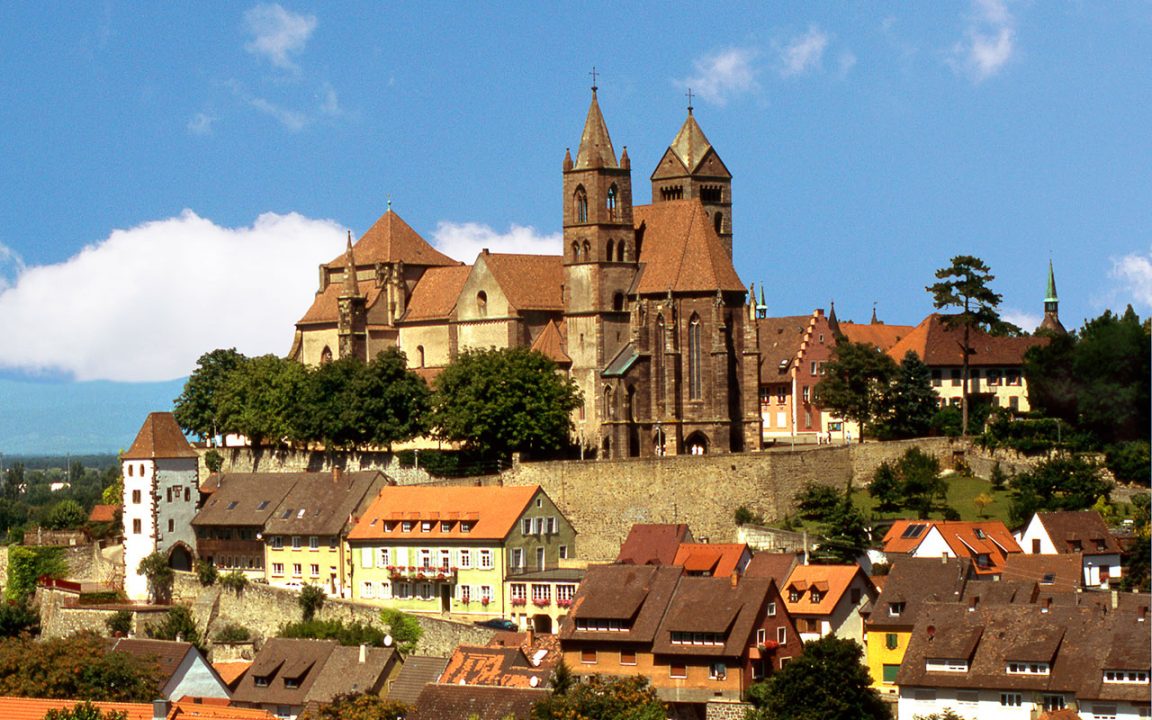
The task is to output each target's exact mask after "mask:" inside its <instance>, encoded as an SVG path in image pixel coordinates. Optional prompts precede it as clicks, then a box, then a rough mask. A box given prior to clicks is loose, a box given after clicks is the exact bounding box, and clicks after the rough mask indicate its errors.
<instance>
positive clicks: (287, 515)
mask: <svg viewBox="0 0 1152 720" xmlns="http://www.w3.org/2000/svg"><path fill="white" fill-rule="evenodd" d="M293 512H295V511H294V510H293V509H292V508H288V509H287V510H285V511H284V512H283V513H282V514H281V515H280V519H281V520H287V519H288V518H290V517H292V513H293Z"/></svg>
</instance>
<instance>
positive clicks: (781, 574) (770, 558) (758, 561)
mask: <svg viewBox="0 0 1152 720" xmlns="http://www.w3.org/2000/svg"><path fill="white" fill-rule="evenodd" d="M799 563H800V558H798V557H797V556H796V553H776V552H758V553H756V554H755V555H753V556H752V561H751V562H749V563H748V567H746V568H744V577H766V578H772V579H773V580H775V581H776V587H784V582H785V581H786V580H787V579H788V576H789V575H791V574H792V570H793V568H795V567H796V566H797V565H798V564H799Z"/></svg>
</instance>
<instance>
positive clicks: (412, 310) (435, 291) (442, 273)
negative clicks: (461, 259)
mask: <svg viewBox="0 0 1152 720" xmlns="http://www.w3.org/2000/svg"><path fill="white" fill-rule="evenodd" d="M470 274H472V266H471V265H453V266H451V267H434V268H428V270H426V271H425V272H424V275H423V276H421V278H420V282H418V283H416V287H415V288H414V289H413V290H412V296H411V297H410V298H408V310H407V312H406V313H405V314H404V322H419V321H421V320H445V319H447V318H448V316H449V315H451V314H452V309H453V308H455V307H456V300H457V298H459V297H460V291H461V290H463V289H464V283H466V282H467V281H468V276H469V275H470Z"/></svg>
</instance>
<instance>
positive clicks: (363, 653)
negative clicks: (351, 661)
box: [360, 643, 368, 665]
mask: <svg viewBox="0 0 1152 720" xmlns="http://www.w3.org/2000/svg"><path fill="white" fill-rule="evenodd" d="M366 662H368V646H367V645H365V644H364V643H360V664H361V665H363V664H364V663H366Z"/></svg>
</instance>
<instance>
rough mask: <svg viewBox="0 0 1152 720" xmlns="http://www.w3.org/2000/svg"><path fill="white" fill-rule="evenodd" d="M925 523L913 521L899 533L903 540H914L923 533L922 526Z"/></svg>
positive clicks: (924, 526) (923, 526)
mask: <svg viewBox="0 0 1152 720" xmlns="http://www.w3.org/2000/svg"><path fill="white" fill-rule="evenodd" d="M926 527H927V525H923V524H920V523H913V524H912V525H909V526H908V527H906V528H905V529H904V532H903V534H901V535H900V537H901V538H903V539H904V540H914V539H916V538H918V537H920V536H921V535H923V534H924V528H926Z"/></svg>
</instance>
